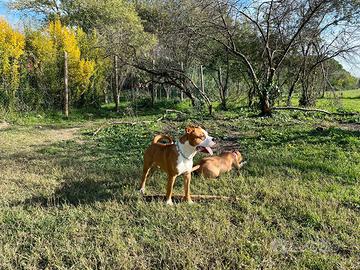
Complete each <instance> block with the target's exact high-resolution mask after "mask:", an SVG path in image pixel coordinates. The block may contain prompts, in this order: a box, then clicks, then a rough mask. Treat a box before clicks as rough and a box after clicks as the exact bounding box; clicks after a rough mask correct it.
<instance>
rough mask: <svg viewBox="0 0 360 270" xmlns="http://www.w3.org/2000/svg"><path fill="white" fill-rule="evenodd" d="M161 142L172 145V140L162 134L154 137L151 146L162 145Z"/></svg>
mask: <svg viewBox="0 0 360 270" xmlns="http://www.w3.org/2000/svg"><path fill="white" fill-rule="evenodd" d="M161 140H166V141H168V142H167V144H173V143H174V141H173V139H172V138H171V137H170V136H168V135H164V134H160V135H156V136H155V137H154V139H153V141H152V143H153V144H164V143H160V141H161Z"/></svg>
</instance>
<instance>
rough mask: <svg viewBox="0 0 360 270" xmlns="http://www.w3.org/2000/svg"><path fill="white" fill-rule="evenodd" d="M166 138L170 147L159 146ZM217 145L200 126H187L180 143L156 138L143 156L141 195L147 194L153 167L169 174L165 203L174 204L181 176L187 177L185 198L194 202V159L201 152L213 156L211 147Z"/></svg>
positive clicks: (163, 136) (164, 136) (164, 137)
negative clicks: (191, 193)
mask: <svg viewBox="0 0 360 270" xmlns="http://www.w3.org/2000/svg"><path fill="white" fill-rule="evenodd" d="M163 139H166V140H168V141H169V143H168V144H162V143H159V141H161V140H163ZM214 145H215V142H214V141H213V138H212V137H210V136H209V135H208V133H207V132H206V131H205V130H204V129H202V128H201V127H197V126H188V127H187V128H186V129H185V134H184V135H183V136H182V137H181V138H180V140H179V141H177V142H175V143H173V141H172V139H171V138H170V137H168V136H166V135H157V136H155V138H154V139H153V142H152V144H151V145H150V146H149V147H148V148H147V149H146V150H145V153H144V168H143V176H142V179H141V185H140V192H141V193H144V192H145V183H146V179H147V177H148V175H149V171H150V169H151V168H152V167H159V168H160V169H161V170H163V171H164V172H166V173H167V175H168V183H167V189H166V203H167V204H172V200H171V196H172V192H173V186H174V183H175V179H176V177H177V176H179V175H184V191H185V194H184V199H185V200H186V201H188V202H192V200H191V196H190V181H191V171H192V168H193V158H194V156H195V154H196V153H197V152H198V151H199V152H205V153H209V154H210V155H212V154H213V151H212V149H211V147H213V146H214Z"/></svg>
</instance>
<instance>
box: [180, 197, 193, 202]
mask: <svg viewBox="0 0 360 270" xmlns="http://www.w3.org/2000/svg"><path fill="white" fill-rule="evenodd" d="M183 201H184V202H187V203H188V204H193V203H194V202H193V200H192V199H191V197H188V198H187V197H183Z"/></svg>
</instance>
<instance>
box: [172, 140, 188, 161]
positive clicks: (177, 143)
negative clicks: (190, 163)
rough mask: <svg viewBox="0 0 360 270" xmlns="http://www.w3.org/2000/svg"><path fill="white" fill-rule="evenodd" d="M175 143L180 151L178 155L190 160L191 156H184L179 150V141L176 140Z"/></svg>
mask: <svg viewBox="0 0 360 270" xmlns="http://www.w3.org/2000/svg"><path fill="white" fill-rule="evenodd" d="M175 145H176V150H177V151H178V152H179V153H180V155H181V156H182V157H183V158H185V159H187V160H192V158H191V157H190V156H191V155H190V156H189V157H187V156H185V154H184V153H183V152H182V151H181V149H180V147H179V142H178V141H176V142H175Z"/></svg>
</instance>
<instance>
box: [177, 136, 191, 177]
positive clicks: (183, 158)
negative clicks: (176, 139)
mask: <svg viewBox="0 0 360 270" xmlns="http://www.w3.org/2000/svg"><path fill="white" fill-rule="evenodd" d="M176 146H177V148H178V151H179V156H178V159H177V164H176V169H177V171H178V175H181V174H183V173H185V172H190V171H191V169H192V167H193V157H194V156H195V154H196V150H195V147H193V146H191V145H190V144H189V142H185V143H184V144H182V143H176Z"/></svg>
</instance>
